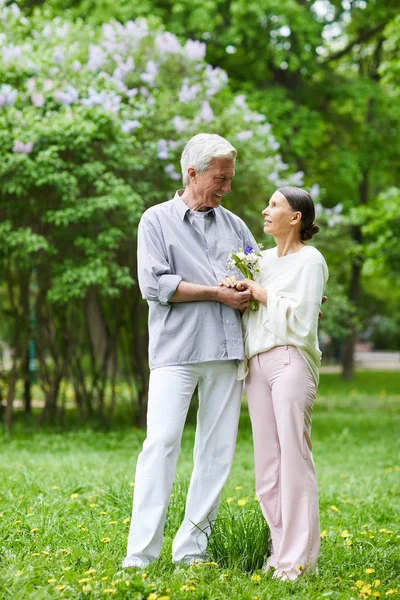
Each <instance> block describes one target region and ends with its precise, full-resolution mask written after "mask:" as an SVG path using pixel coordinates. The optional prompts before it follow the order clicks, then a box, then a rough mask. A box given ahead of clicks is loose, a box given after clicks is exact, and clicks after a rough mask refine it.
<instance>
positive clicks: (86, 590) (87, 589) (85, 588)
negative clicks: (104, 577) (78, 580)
mask: <svg viewBox="0 0 400 600" xmlns="http://www.w3.org/2000/svg"><path fill="white" fill-rule="evenodd" d="M91 591H92V586H91V585H89V584H87V585H84V586H83V588H82V592H91Z"/></svg>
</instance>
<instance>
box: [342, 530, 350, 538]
mask: <svg viewBox="0 0 400 600" xmlns="http://www.w3.org/2000/svg"><path fill="white" fill-rule="evenodd" d="M340 535H341V536H342V538H347V537H349V532H348V531H347V529H343V531H342V533H341V534H340Z"/></svg>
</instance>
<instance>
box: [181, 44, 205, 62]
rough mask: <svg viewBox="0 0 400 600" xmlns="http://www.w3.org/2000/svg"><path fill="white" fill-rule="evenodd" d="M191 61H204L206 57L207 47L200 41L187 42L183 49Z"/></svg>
mask: <svg viewBox="0 0 400 600" xmlns="http://www.w3.org/2000/svg"><path fill="white" fill-rule="evenodd" d="M183 50H184V52H185V55H186V56H187V58H188V59H189V60H203V58H204V57H205V55H206V45H205V43H204V42H199V41H198V40H187V41H186V44H185V45H184V47H183Z"/></svg>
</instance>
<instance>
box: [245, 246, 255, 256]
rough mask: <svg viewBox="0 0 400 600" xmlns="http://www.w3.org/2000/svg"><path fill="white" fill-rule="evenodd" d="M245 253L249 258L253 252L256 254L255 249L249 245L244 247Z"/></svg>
mask: <svg viewBox="0 0 400 600" xmlns="http://www.w3.org/2000/svg"><path fill="white" fill-rule="evenodd" d="M243 252H244V253H245V255H246V256H247V255H248V254H251V253H252V252H254V249H253V247H252V246H249V244H247V246H245V247H244V250H243Z"/></svg>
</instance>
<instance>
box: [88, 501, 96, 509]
mask: <svg viewBox="0 0 400 600" xmlns="http://www.w3.org/2000/svg"><path fill="white" fill-rule="evenodd" d="M89 506H90V508H96V506H97V504H96V502H91V503H90V504H89Z"/></svg>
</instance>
